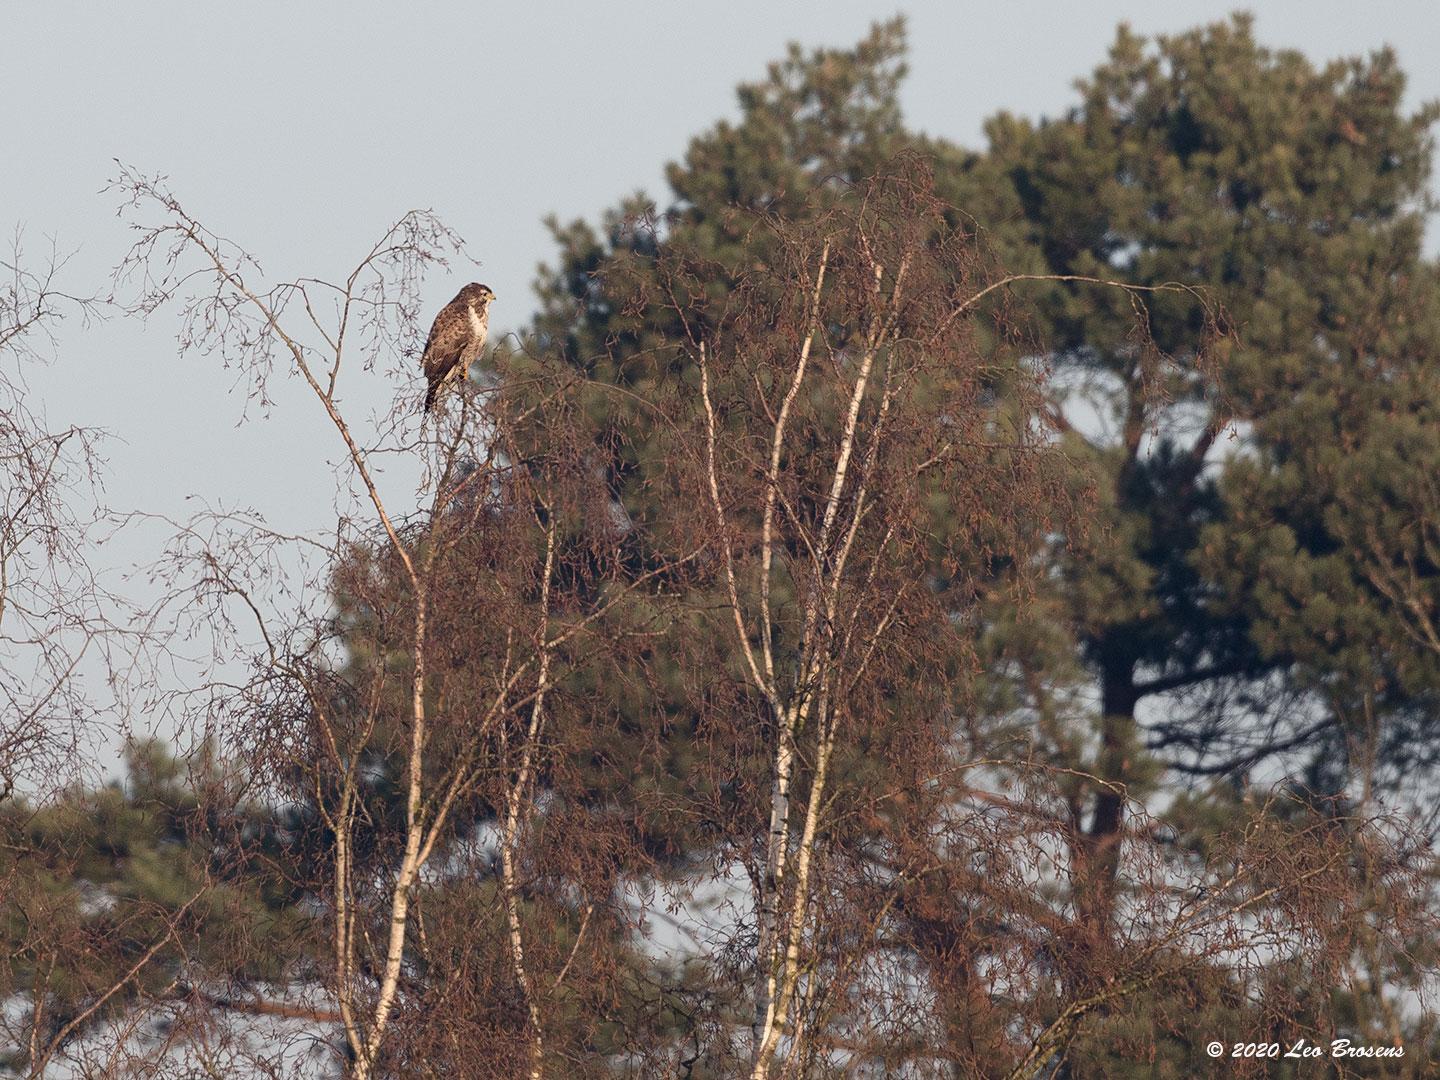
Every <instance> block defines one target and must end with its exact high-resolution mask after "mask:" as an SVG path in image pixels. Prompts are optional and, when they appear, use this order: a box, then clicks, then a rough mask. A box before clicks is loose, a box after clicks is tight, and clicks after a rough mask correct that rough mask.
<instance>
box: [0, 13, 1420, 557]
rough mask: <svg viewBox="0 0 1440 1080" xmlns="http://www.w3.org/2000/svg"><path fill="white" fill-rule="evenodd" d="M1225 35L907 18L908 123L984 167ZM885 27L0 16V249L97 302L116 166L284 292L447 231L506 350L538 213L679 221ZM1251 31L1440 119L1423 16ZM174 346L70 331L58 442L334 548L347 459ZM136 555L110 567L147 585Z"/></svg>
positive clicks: (815, 20) (822, 16)
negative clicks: (645, 202)
mask: <svg viewBox="0 0 1440 1080" xmlns="http://www.w3.org/2000/svg"><path fill="white" fill-rule="evenodd" d="M1234 7H1235V5H1233V4H1229V3H1212V2H1199V0H1187V2H1183V3H1182V2H1173V0H1089V2H1086V3H1074V2H1073V0H1072V2H1068V3H1061V2H1045V3H1041V2H1033V0H1008V2H1005V3H996V2H994V0H987V2H984V3H979V2H958V0H913V2H911V3H908V4H905V5H904V6H903V7H901V8H899V9H898V10H902V11H904V12H905V13H906V14H907V15H908V16H909V19H910V36H911V46H912V54H911V74H910V77H909V80H908V82H907V83H906V86H905V89H904V92H903V102H904V106H905V111H906V114H907V118H908V120H909V121H910V123H911V124H912V125H914V126H917V127H920V128H923V129H924V130H926V131H928V132H930V133H932V134H935V135H942V136H945V137H947V138H950V139H952V140H955V141H958V142H961V143H965V144H969V145H975V146H978V145H980V127H981V124H982V122H983V120H984V119H985V118H986V117H987V116H989V115H991V114H992V113H994V112H996V111H997V110H999V109H1002V108H1004V109H1009V110H1011V111H1014V112H1019V113H1022V114H1028V115H1032V116H1038V115H1042V114H1050V115H1055V114H1057V113H1059V112H1061V111H1062V110H1064V109H1065V108H1066V107H1067V106H1069V105H1070V104H1072V103H1073V101H1074V97H1075V95H1074V92H1073V89H1072V84H1073V82H1074V80H1075V79H1077V78H1079V77H1080V76H1082V75H1084V74H1086V73H1087V72H1089V71H1090V70H1091V69H1092V68H1093V67H1094V66H1095V65H1096V64H1097V63H1098V62H1100V61H1101V60H1102V59H1103V57H1104V53H1105V49H1106V46H1107V45H1108V43H1109V42H1110V40H1111V38H1112V37H1113V34H1114V30H1115V26H1116V24H1117V23H1119V22H1120V21H1122V20H1124V21H1129V22H1130V23H1131V25H1132V26H1133V27H1134V28H1135V29H1136V30H1138V31H1140V32H1142V33H1156V32H1167V31H1179V30H1183V29H1186V28H1188V27H1190V26H1193V25H1196V24H1198V23H1201V22H1205V21H1211V20H1214V19H1218V18H1222V17H1224V16H1225V15H1226V14H1227V13H1228V12H1229V11H1230V10H1232V9H1233V8H1234ZM896 10H897V8H896V7H893V6H890V5H888V4H883V3H860V2H853V0H825V2H813V0H805V2H794V0H792V2H785V0H768V2H764V3H760V2H754V0H726V2H725V3H717V4H692V3H684V2H681V0H643V2H637V0H629V2H625V3H619V2H615V3H603V2H594V0H591V2H588V3H577V2H563V3H561V2H554V3H546V2H543V0H530V2H525V3H487V2H469V3H458V2H455V3H414V2H412V3H404V4H397V3H378V2H373V0H347V2H345V3H313V2H302V3H296V2H294V0H290V2H285V3H279V2H266V3H257V2H248V0H231V2H229V3H226V4H209V3H195V2H193V0H187V2H174V0H169V2H160V0H142V2H138V3H130V4H95V3H79V2H63V0H48V2H45V3H36V2H28V0H0V103H3V109H4V124H3V128H0V228H4V229H7V230H8V229H10V228H13V227H20V228H23V230H24V235H25V238H26V242H27V248H28V251H29V253H30V255H31V258H32V261H38V260H39V259H40V257H41V256H42V255H43V254H44V251H45V249H46V248H47V247H48V244H49V241H50V239H51V238H53V239H54V240H55V242H56V243H58V245H59V246H60V248H61V249H62V250H65V251H71V250H74V251H76V255H75V258H74V259H73V261H72V262H71V263H70V265H69V267H68V268H67V270H66V275H65V278H64V281H63V284H64V285H66V286H67V287H68V288H70V289H71V290H73V291H75V292H87V291H95V290H101V289H104V288H106V286H107V280H108V275H109V272H110V270H111V268H112V267H113V266H114V265H115V264H116V263H117V262H118V260H119V259H120V258H121V256H122V255H123V253H124V251H125V249H126V247H127V246H128V243H129V237H128V235H127V233H126V232H125V230H124V228H123V226H122V224H121V222H120V221H118V220H117V218H116V216H115V209H116V207H115V200H114V199H113V197H112V196H109V195H104V194H100V189H101V188H102V186H103V185H104V183H105V181H106V180H107V179H108V178H109V177H111V176H112V175H113V174H114V172H115V169H114V166H113V164H112V159H114V158H120V159H122V160H124V161H125V162H127V163H129V164H131V165H134V166H135V167H137V168H138V169H140V170H142V171H145V172H152V173H156V172H158V173H165V174H167V175H168V176H169V178H170V184H171V186H172V188H173V189H174V191H175V192H176V194H177V195H178V196H179V197H180V198H181V199H182V201H183V202H185V204H186V206H187V208H188V209H189V210H191V212H192V213H194V214H195V215H196V216H197V217H199V218H200V219H201V220H203V221H205V222H206V223H207V224H209V225H210V226H211V227H212V228H214V229H215V230H217V231H219V232H221V233H222V234H224V235H226V236H229V237H231V238H233V239H235V240H237V241H239V242H241V243H243V244H244V245H245V246H246V247H248V248H249V249H250V250H251V251H252V252H254V253H256V254H257V255H258V256H260V258H261V260H262V262H263V264H264V265H265V268H266V269H267V270H268V271H270V272H271V273H273V274H274V275H276V276H278V277H291V276H300V275H310V276H317V277H327V276H328V277H334V276H337V275H340V274H342V273H343V271H344V270H345V269H348V267H349V266H350V265H351V264H352V263H353V261H354V260H355V259H356V257H357V256H359V255H360V254H362V253H363V251H364V250H365V249H366V248H367V247H368V246H369V244H370V243H371V242H372V241H373V240H374V239H375V238H376V237H377V236H378V234H379V232H380V231H381V230H382V229H383V228H384V226H385V225H386V224H388V223H389V222H390V221H392V220H393V219H395V218H396V217H397V216H399V215H400V214H401V213H403V212H404V211H406V210H408V209H411V208H431V209H434V210H435V211H437V212H438V213H439V214H440V215H441V216H442V217H443V218H444V219H445V220H446V221H447V222H448V223H449V224H450V225H451V226H452V227H454V228H455V229H456V230H457V231H458V232H459V233H460V234H461V235H462V236H463V237H464V238H465V239H466V241H467V242H468V244H469V247H470V250H471V253H472V254H473V255H474V257H475V258H476V259H478V260H479V261H480V263H481V267H480V268H479V269H478V270H475V269H473V268H466V267H457V268H455V272H454V274H453V275H450V276H445V275H439V276H436V277H434V278H432V279H431V280H429V281H428V283H427V296H429V297H430V298H432V300H433V304H434V306H436V307H438V305H439V304H442V303H443V302H445V301H446V300H448V299H449V298H450V296H451V295H453V293H454V292H455V290H456V288H457V287H458V285H459V284H462V283H463V282H464V281H467V280H471V279H472V278H473V279H475V280H483V281H486V282H488V283H489V284H490V285H492V286H493V287H494V288H495V290H496V292H497V293H498V294H499V299H498V300H497V302H496V305H495V308H494V311H493V314H492V328H493V327H497V326H498V327H500V328H502V329H503V328H505V327H507V326H514V325H516V324H518V323H520V322H523V321H524V319H525V318H526V316H527V315H528V314H529V313H530V312H531V310H532V308H533V296H532V294H531V291H530V282H531V280H532V278H533V274H534V268H535V265H536V263H537V262H539V261H541V260H544V259H547V258H549V257H550V255H551V252H552V249H551V246H550V244H549V241H548V238H547V236H546V233H545V230H544V228H543V226H542V224H541V222H542V219H543V218H544V217H545V216H546V215H547V214H551V213H554V214H557V215H559V216H560V217H562V218H566V219H568V218H573V217H580V216H583V217H593V216H594V215H595V214H596V213H597V212H598V211H600V210H601V209H602V208H604V207H607V206H610V205H612V204H613V203H615V201H616V200H617V199H618V198H620V197H621V196H624V195H626V194H628V193H630V192H633V191H636V190H639V189H644V190H645V191H647V192H648V193H650V194H651V195H653V196H655V197H657V198H658V199H660V200H661V201H662V203H663V199H664V194H665V189H664V186H663V181H662V168H663V165H664V163H665V162H666V161H668V160H672V159H674V158H676V157H678V156H679V155H680V154H682V153H683V151H684V148H685V145H686V142H687V140H688V139H689V137H690V136H692V135H693V134H695V133H696V132H698V131H700V130H702V129H703V128H705V127H708V126H709V125H710V124H712V123H713V122H714V121H716V120H718V119H720V118H722V117H733V116H734V115H735V114H736V112H737V109H736V106H735V99H734V93H733V91H734V86H735V84H736V83H737V82H739V81H741V80H750V79H754V78H756V77H757V76H759V75H760V74H761V73H762V72H763V70H764V66H765V64H766V63H767V61H769V60H772V59H774V58H776V57H778V56H779V55H780V54H781V53H782V52H783V49H784V47H785V44H786V42H788V41H791V40H798V41H800V42H802V43H804V44H806V45H820V44H826V45H844V44H848V43H851V42H853V41H855V40H856V39H857V38H859V37H860V36H861V35H862V34H863V33H864V32H865V30H866V28H867V26H868V25H869V24H870V23H871V22H872V21H874V20H875V19H878V18H884V17H888V16H890V15H892V14H894V13H895V11H896ZM1252 10H1254V11H1255V12H1256V15H1257V18H1258V33H1259V36H1260V37H1261V39H1262V40H1263V41H1264V42H1265V43H1267V44H1270V45H1274V46H1290V47H1298V48H1300V49H1302V50H1304V51H1305V52H1306V53H1308V54H1309V55H1310V56H1311V57H1312V59H1315V60H1317V61H1319V60H1324V59H1328V58H1331V57H1335V56H1339V55H1347V54H1353V53H1355V52H1361V51H1368V50H1371V49H1375V48H1379V47H1380V46H1382V45H1385V44H1389V45H1392V46H1394V47H1395V48H1396V49H1397V51H1398V52H1399V55H1400V59H1401V62H1402V64H1403V66H1404V68H1405V70H1406V71H1407V72H1408V73H1409V74H1410V77H1411V86H1410V95H1409V102H1408V104H1409V105H1410V106H1412V107H1413V106H1414V105H1415V104H1417V103H1419V102H1421V101H1424V100H1429V99H1433V98H1440V63H1437V62H1436V58H1437V56H1440V5H1437V4H1436V3H1435V2H1434V0H1406V2H1385V0H1371V2H1369V3H1364V4H1362V3H1357V2H1356V0H1265V2H1262V3H1259V4H1255V5H1252ZM1435 246H1436V245H1435V236H1434V230H1433V229H1432V232H1431V236H1430V247H1431V250H1434V249H1435ZM175 329H176V327H175V323H174V320H173V319H167V318H165V317H164V316H162V317H160V318H159V319H157V320H156V321H155V322H154V323H152V324H151V325H150V327H149V328H148V329H142V328H140V327H137V326H135V325H133V324H131V323H129V322H127V321H125V320H119V319H111V320H109V321H106V322H102V323H96V324H92V325H91V326H89V327H82V326H81V325H80V324H79V323H78V322H72V323H70V324H67V325H65V326H64V327H62V329H61V333H60V335H59V347H58V350H57V358H56V360H55V362H54V363H53V365H52V366H51V367H50V368H48V369H47V370H45V371H43V372H38V373H35V374H34V375H33V377H32V378H31V385H32V387H33V388H34V390H35V392H36V394H37V395H38V396H40V397H41V398H42V401H43V408H44V412H45V413H46V414H47V415H48V418H49V422H50V424H51V426H52V427H60V426H63V425H67V424H72V423H78V424H85V425H94V426H98V427H101V428H104V429H106V430H108V431H109V432H110V433H111V435H112V438H111V441H110V442H109V443H108V454H107V456H108V460H109V464H110V476H109V478H108V485H107V488H108V499H109V501H110V503H111V504H113V505H114V506H116V507H120V508H139V509H144V510H150V511H155V512H164V513H170V514H179V513H183V512H184V507H185V505H186V502H185V497H186V496H187V495H190V494H192V493H198V494H203V495H205V496H206V497H207V498H209V499H211V500H213V501H219V502H223V503H225V504H228V505H245V506H254V507H257V508H260V509H263V510H265V511H266V512H267V513H268V514H269V515H270V516H271V518H272V520H274V521H276V522H277V523H279V524H282V525H284V526H286V527H290V528H296V529H305V528H315V527H323V526H324V525H325V523H326V522H327V521H328V520H330V516H331V515H330V508H331V504H332V498H331V492H332V490H333V477H332V474H331V472H330V470H329V469H328V468H327V467H326V465H325V462H326V461H333V460H334V459H335V458H336V456H337V454H336V446H335V444H334V439H335V436H334V432H333V431H332V430H330V429H328V428H327V427H325V426H324V425H322V424H321V423H318V422H317V420H318V419H319V418H318V417H317V415H316V413H315V405H314V402H313V400H312V401H310V402H306V401H304V399H303V398H301V397H300V396H299V395H296V394H288V395H282V397H281V399H280V407H279V408H278V409H276V410H275V412H274V413H273V414H272V415H271V416H269V417H268V418H267V419H264V420H260V421H255V422H251V423H247V424H245V425H243V426H237V425H238V422H239V421H240V419H241V414H242V406H243V400H242V396H241V395H240V394H239V393H237V392H235V391H234V375H233V373H230V372H225V371H223V370H220V369H219V367H218V365H217V364H215V363H214V362H207V361H206V360H205V359H203V358H200V357H187V358H185V359H184V360H179V359H177V358H176V350H175V341H174V337H175ZM492 333H493V330H492ZM350 377H351V379H352V380H353V381H352V382H351V383H349V384H346V385H344V386H342V394H344V395H345V396H346V400H347V402H348V403H349V404H350V405H351V406H352V407H354V408H358V409H361V410H365V409H369V408H370V407H373V406H376V405H379V404H381V403H383V402H384V401H385V400H386V399H387V398H388V396H389V395H390V394H391V393H392V392H393V389H394V388H393V387H390V386H381V385H376V384H373V383H369V384H367V383H366V382H365V378H366V376H365V375H364V374H363V373H360V372H358V371H357V372H352V373H351V376H350ZM418 385H419V383H418V378H417V383H416V386H417V387H418ZM408 482H409V478H408V477H406V476H403V475H402V476H392V477H391V483H392V485H398V486H399V487H400V488H403V487H404V485H405V484H406V483H408ZM392 497H395V498H399V499H402V500H403V498H404V492H403V490H400V491H397V490H392ZM144 543H145V542H143V541H140V540H134V541H126V542H124V543H122V544H120V545H118V546H116V547H114V548H112V549H111V550H109V551H106V552H104V553H102V559H101V561H102V562H105V563H109V564H114V565H119V564H126V563H134V562H139V561H143V560H144V559H146V558H147V557H148V555H149V554H150V553H148V552H146V551H145V550H144Z"/></svg>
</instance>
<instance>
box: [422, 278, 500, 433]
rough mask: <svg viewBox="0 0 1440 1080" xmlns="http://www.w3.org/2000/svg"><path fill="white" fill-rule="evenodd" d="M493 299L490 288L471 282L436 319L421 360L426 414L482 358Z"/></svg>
mask: <svg viewBox="0 0 1440 1080" xmlns="http://www.w3.org/2000/svg"><path fill="white" fill-rule="evenodd" d="M494 299H495V294H494V293H493V292H492V291H491V290H490V286H488V285H478V284H476V283H475V282H473V281H472V282H471V283H470V284H469V285H466V286H465V287H464V288H463V289H461V290H460V292H459V293H457V294H456V296H455V299H454V300H451V301H450V303H448V304H446V305H445V306H444V307H443V308H441V309H440V314H438V315H436V316H435V323H434V325H433V326H431V327H430V336H429V337H428V338H426V339H425V352H424V353H423V354H422V355H421V357H420V365H421V366H422V367H423V368H424V369H425V378H426V380H427V381H428V382H429V384H430V386H429V389H428V390H427V391H426V392H425V411H426V412H429V411H430V410H431V409H433V408H434V407H435V402H436V401H437V400H438V399H439V397H440V394H441V393H442V392H444V391H445V390H446V389H447V388H448V386H449V385H450V384H451V383H452V382H459V381H461V380H463V379H464V378H465V377H466V376H467V375H468V374H469V373H470V365H471V364H473V363H474V362H475V361H476V360H478V359H480V351H481V350H482V349H483V348H484V347H485V332H486V330H488V329H489V326H490V301H492V300H494Z"/></svg>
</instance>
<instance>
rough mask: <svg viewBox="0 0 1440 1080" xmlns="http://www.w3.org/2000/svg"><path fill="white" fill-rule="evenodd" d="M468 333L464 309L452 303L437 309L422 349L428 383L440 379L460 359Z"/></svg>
mask: <svg viewBox="0 0 1440 1080" xmlns="http://www.w3.org/2000/svg"><path fill="white" fill-rule="evenodd" d="M469 337H470V320H469V318H468V317H467V316H466V314H465V312H464V311H463V310H460V309H457V308H456V306H455V305H454V304H448V305H446V306H445V307H443V308H441V309H440V314H438V315H436V316H435V323H434V325H433V326H431V327H430V336H429V337H428V338H426V339H425V352H424V353H423V354H422V355H421V357H420V364H421V366H422V367H423V368H424V369H425V377H426V378H427V379H429V380H430V383H431V385H434V384H435V383H437V382H439V381H440V380H441V379H443V378H444V377H445V376H446V375H447V374H449V372H450V369H451V368H453V367H454V366H455V364H456V363H457V362H458V361H459V359H460V354H461V353H462V352H463V351H464V349H465V345H466V343H467V342H468V340H469Z"/></svg>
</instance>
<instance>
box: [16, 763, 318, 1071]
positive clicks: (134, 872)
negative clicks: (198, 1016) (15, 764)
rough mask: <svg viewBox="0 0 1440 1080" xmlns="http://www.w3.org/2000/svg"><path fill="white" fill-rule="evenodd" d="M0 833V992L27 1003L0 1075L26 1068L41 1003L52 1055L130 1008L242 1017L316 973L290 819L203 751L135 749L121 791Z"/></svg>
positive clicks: (108, 788) (85, 793)
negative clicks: (256, 798)
mask: <svg viewBox="0 0 1440 1080" xmlns="http://www.w3.org/2000/svg"><path fill="white" fill-rule="evenodd" d="M0 822H3V829H4V835H5V838H6V841H5V844H4V849H3V853H0V883H3V898H4V905H3V911H4V922H3V931H4V935H5V957H6V960H5V963H4V966H3V968H0V973H3V974H0V978H3V985H4V987H5V990H6V993H7V996H8V995H9V994H20V995H23V996H22V997H20V998H16V999H12V1002H16V1003H18V1002H23V1003H25V1008H23V1009H17V1010H15V1011H14V1012H11V1013H9V1014H7V1019H6V1026H7V1031H6V1035H7V1039H6V1041H7V1042H8V1043H10V1045H11V1046H12V1048H13V1052H12V1053H11V1055H10V1057H8V1058H7V1059H6V1060H5V1061H4V1063H3V1065H4V1067H11V1068H18V1069H20V1070H21V1072H22V1074H23V1072H24V1070H25V1069H27V1068H29V1067H30V1065H31V1061H30V1059H29V1055H28V1053H27V1052H26V1051H25V1050H24V1049H22V1048H24V1047H26V1046H28V1045H29V1044H30V1034H31V1029H32V1027H33V1026H34V1024H33V1022H34V1020H35V1018H36V1007H37V1005H38V1008H39V1020H40V1022H39V1024H38V1027H37V1028H36V1030H37V1032H38V1034H37V1037H36V1040H35V1045H36V1046H37V1048H38V1049H39V1050H40V1051H41V1052H43V1051H44V1048H45V1047H46V1045H47V1044H48V1043H51V1042H52V1041H55V1040H59V1042H58V1043H57V1045H56V1049H57V1050H58V1051H60V1052H63V1050H64V1049H65V1047H66V1046H67V1045H68V1044H70V1043H72V1042H75V1041H77V1040H78V1041H82V1042H83V1040H84V1039H85V1038H86V1036H87V1034H88V1032H89V1031H90V1029H91V1026H92V1025H94V1024H97V1023H101V1022H104V1021H106V1020H107V1019H110V1018H113V1017H114V1016H115V1015H117V1014H119V1013H123V1012H125V1011H126V1010H127V1009H129V1008H131V1007H132V1006H133V1005H134V1004H135V1003H136V1002H137V1000H138V1001H145V1002H147V1003H149V1004H152V1005H153V1004H156V1003H161V1004H163V1003H166V1002H169V1003H170V1004H172V1005H174V1006H176V1007H177V1008H182V1007H184V1006H186V1005H191V1004H199V1005H200V1006H201V1008H210V1007H211V1006H212V1005H213V1004H214V1002H215V1001H217V1000H219V999H221V998H223V999H225V1000H227V1001H230V1002H234V1003H235V1004H236V1007H243V1003H247V1002H252V1001H264V1000H265V999H267V998H268V997H270V996H271V995H273V994H274V993H275V992H276V991H277V988H283V987H285V986H287V985H290V984H295V983H299V984H304V983H309V982H312V981H313V980H314V978H315V975H316V971H317V966H316V965H317V964H323V963H324V961H323V959H318V960H317V958H318V957H323V951H322V950H323V941H322V940H321V939H319V938H317V937H316V936H315V935H316V933H317V931H318V928H317V927H316V926H315V925H314V924H313V922H312V920H311V919H310V917H309V916H308V915H306V914H305V911H304V908H303V906H302V903H301V901H302V900H303V899H304V893H303V891H302V890H301V889H300V888H299V887H297V886H296V885H294V884H293V882H294V881H295V880H296V878H297V875H296V874H295V867H294V865H293V863H292V862H291V853H290V851H289V847H288V844H289V838H290V836H291V827H290V826H291V823H290V822H289V821H288V815H286V814H283V813H280V814H277V813H273V812H271V811H268V810H266V809H264V808H263V807H260V806H257V805H255V804H253V803H251V802H249V801H247V800H246V799H245V798H244V797H243V790H242V789H241V788H240V787H238V786H237V781H236V779H235V778H234V777H227V776H225V775H224V774H222V773H221V772H220V771H219V770H218V769H216V768H215V767H214V761H213V757H212V756H211V755H210V754H209V753H207V752H202V753H199V754H197V755H195V756H193V757H192V758H191V759H189V760H188V761H182V760H180V759H178V758H176V757H175V756H173V755H172V754H171V753H170V752H169V751H168V750H166V749H165V748H164V747H163V746H161V745H160V744H158V743H153V742H147V743H141V744H136V745H132V746H131V747H130V748H129V749H128V751H127V754H126V773H125V777H124V779H123V780H120V781H115V782H112V783H109V784H105V785H102V786H98V787H83V786H77V787H74V788H71V789H69V790H67V791H66V792H64V793H62V794H61V795H60V796H58V797H57V798H55V799H53V800H50V801H48V802H46V803H45V804H43V805H38V806H36V805H31V804H29V803H28V801H27V800H25V799H23V798H15V799H12V800H10V801H7V802H6V803H5V804H4V807H3V809H0ZM157 944H158V945H159V946H160V947H159V949H158V950H156V951H155V953H154V955H153V956H152V957H151V959H150V960H149V962H148V963H147V964H145V965H144V966H143V967H141V968H140V969H139V971H138V972H137V973H136V974H135V976H134V977H133V978H131V979H130V980H129V981H124V976H125V975H126V973H127V972H129V971H131V969H132V968H133V967H134V966H135V965H136V964H137V962H139V961H140V960H141V959H142V958H143V957H145V956H146V954H147V953H149V952H150V951H151V950H152V949H153V948H154V947H155V946H156V945H157ZM117 984H120V990H119V992H118V993H115V994H113V995H111V996H109V997H104V995H106V994H107V993H109V992H110V991H111V989H112V988H113V987H115V986H116V985H117ZM281 992H282V993H283V990H282V991H281ZM102 998H103V1000H102ZM92 1010H93V1011H92ZM87 1014H88V1015H87ZM76 1021H81V1022H79V1023H75V1024H73V1026H72V1022H76ZM67 1029H68V1033H67ZM62 1036H63V1038H62ZM37 1056H38V1055H37Z"/></svg>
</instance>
